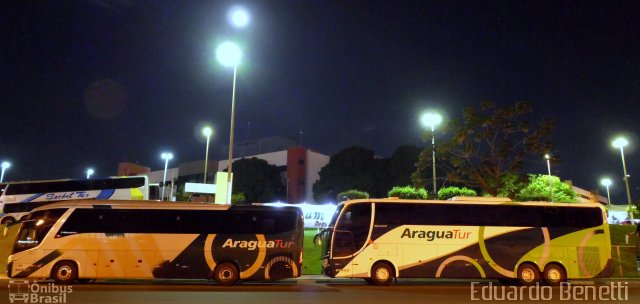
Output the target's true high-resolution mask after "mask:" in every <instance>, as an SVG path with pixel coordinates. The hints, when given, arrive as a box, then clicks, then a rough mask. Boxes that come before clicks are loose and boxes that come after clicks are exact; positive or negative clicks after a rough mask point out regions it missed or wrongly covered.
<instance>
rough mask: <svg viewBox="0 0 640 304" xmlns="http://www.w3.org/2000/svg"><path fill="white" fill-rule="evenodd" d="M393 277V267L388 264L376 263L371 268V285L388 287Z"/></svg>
mask: <svg viewBox="0 0 640 304" xmlns="http://www.w3.org/2000/svg"><path fill="white" fill-rule="evenodd" d="M394 276H395V275H394V271H393V267H391V265H389V263H385V262H378V263H375V264H374V265H373V267H371V283H372V284H373V285H378V286H380V285H389V284H390V283H391V280H393V277H394Z"/></svg>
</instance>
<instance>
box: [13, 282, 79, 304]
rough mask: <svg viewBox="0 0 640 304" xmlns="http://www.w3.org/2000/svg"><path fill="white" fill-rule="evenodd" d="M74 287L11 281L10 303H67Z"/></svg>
mask: <svg viewBox="0 0 640 304" xmlns="http://www.w3.org/2000/svg"><path fill="white" fill-rule="evenodd" d="M72 288H73V287H72V286H66V285H65V286H58V285H56V284H54V283H47V284H38V282H29V281H27V280H11V281H9V302H10V303H57V304H60V303H67V294H70V293H72V292H73V289H72Z"/></svg>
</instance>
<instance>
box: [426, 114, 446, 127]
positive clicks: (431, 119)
mask: <svg viewBox="0 0 640 304" xmlns="http://www.w3.org/2000/svg"><path fill="white" fill-rule="evenodd" d="M421 120H422V124H423V125H425V126H427V127H430V128H431V129H433V128H434V127H435V126H437V125H439V124H440V123H442V115H440V114H438V113H435V112H427V113H424V114H422V118H421Z"/></svg>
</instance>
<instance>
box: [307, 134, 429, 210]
mask: <svg viewBox="0 0 640 304" xmlns="http://www.w3.org/2000/svg"><path fill="white" fill-rule="evenodd" d="M419 153H420V148H418V147H415V146H401V147H399V148H398V149H396V151H395V152H394V153H393V155H392V156H391V158H389V159H384V158H378V157H375V155H374V153H373V151H372V150H369V149H366V148H363V147H358V146H353V147H349V148H346V149H344V150H342V151H340V152H338V153H337V154H336V155H334V156H332V157H331V160H330V161H329V164H327V165H326V166H325V167H323V168H322V169H321V170H320V179H319V180H318V181H317V182H316V183H315V184H314V185H313V195H314V198H315V199H316V201H324V200H334V199H335V197H336V195H337V194H338V193H340V192H343V191H346V190H350V189H357V190H360V191H365V192H367V193H369V194H370V195H371V197H386V196H387V193H388V191H389V189H391V188H392V187H393V186H398V185H406V184H409V183H410V181H411V173H412V172H413V171H415V168H416V159H417V157H418V154H419Z"/></svg>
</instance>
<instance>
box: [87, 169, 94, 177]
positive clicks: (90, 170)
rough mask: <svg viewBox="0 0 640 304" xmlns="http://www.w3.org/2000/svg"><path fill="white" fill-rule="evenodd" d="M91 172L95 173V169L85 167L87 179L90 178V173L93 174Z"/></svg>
mask: <svg viewBox="0 0 640 304" xmlns="http://www.w3.org/2000/svg"><path fill="white" fill-rule="evenodd" d="M93 173H95V171H93V169H92V168H89V169H87V179H89V178H91V175H93Z"/></svg>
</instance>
